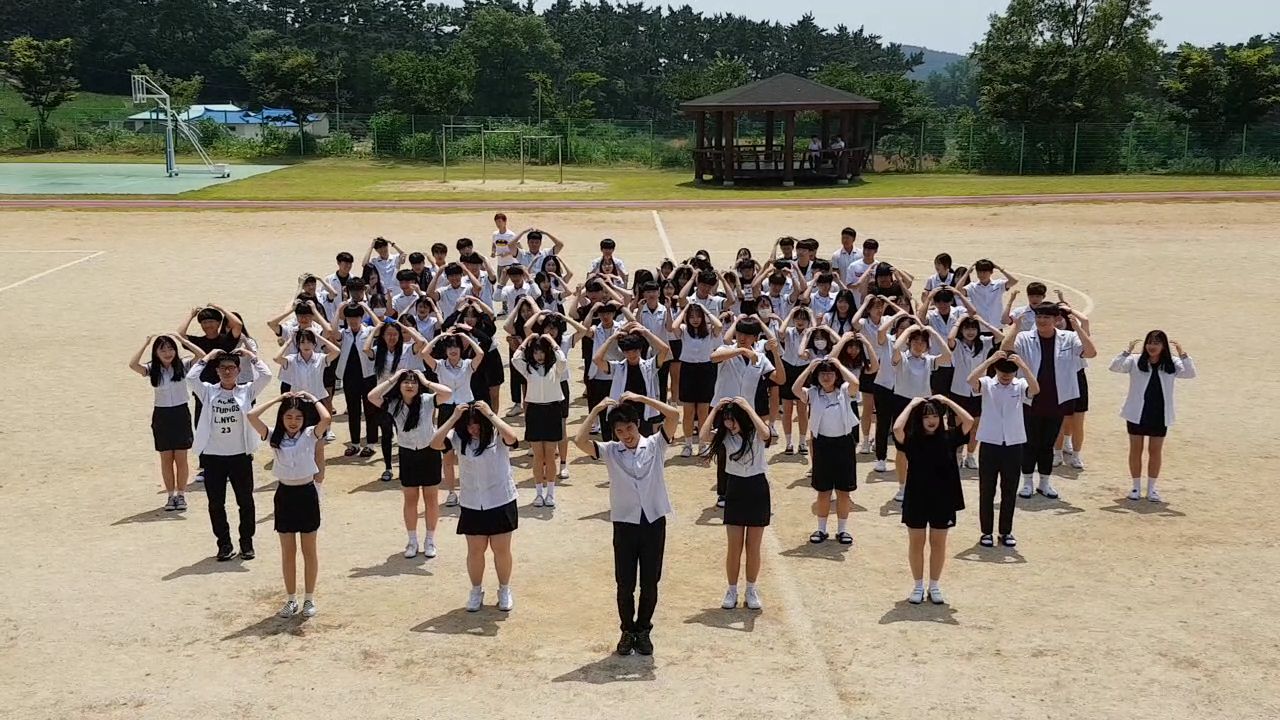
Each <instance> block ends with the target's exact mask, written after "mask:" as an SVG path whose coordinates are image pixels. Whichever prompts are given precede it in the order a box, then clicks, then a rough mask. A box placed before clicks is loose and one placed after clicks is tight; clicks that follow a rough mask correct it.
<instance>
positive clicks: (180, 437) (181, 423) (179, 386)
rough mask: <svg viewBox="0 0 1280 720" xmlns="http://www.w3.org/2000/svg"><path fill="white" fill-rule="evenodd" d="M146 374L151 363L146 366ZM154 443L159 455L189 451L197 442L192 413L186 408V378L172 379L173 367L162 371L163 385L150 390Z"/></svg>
mask: <svg viewBox="0 0 1280 720" xmlns="http://www.w3.org/2000/svg"><path fill="white" fill-rule="evenodd" d="M143 367H145V368H146V370H147V373H148V374H149V373H150V372H151V363H149V362H148V363H143ZM151 390H152V395H153V399H152V407H151V440H152V442H153V443H154V444H155V448H156V452H168V451H170V450H190V449H191V445H192V443H193V442H194V435H193V434H192V432H191V409H190V408H189V407H188V406H187V378H186V373H185V372H184V373H183V374H182V375H181V376H180V379H178V380H174V379H173V367H169V368H167V369H165V368H161V369H160V384H159V385H157V386H155V387H153V388H151Z"/></svg>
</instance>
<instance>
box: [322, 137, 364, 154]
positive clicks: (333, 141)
mask: <svg viewBox="0 0 1280 720" xmlns="http://www.w3.org/2000/svg"><path fill="white" fill-rule="evenodd" d="M316 151H317V152H318V153H319V154H320V155H323V156H325V157H351V156H353V155H355V154H356V142H355V138H353V137H351V133H345V132H335V133H331V134H330V135H329V137H328V138H327V139H325V140H323V141H321V142H319V143H317V144H316Z"/></svg>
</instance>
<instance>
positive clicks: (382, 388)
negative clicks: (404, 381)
mask: <svg viewBox="0 0 1280 720" xmlns="http://www.w3.org/2000/svg"><path fill="white" fill-rule="evenodd" d="M407 372H410V371H409V370H408V369H406V368H400V369H399V370H397V371H395V372H394V373H392V374H391V376H390V377H388V378H387V379H386V380H383V381H382V382H380V383H378V384H377V385H374V386H373V389H372V390H370V391H369V396H368V400H369V404H370V405H373V406H375V407H382V402H383V398H384V397H385V396H386V394H387V393H388V392H389V391H390V390H391V388H393V387H395V386H396V383H398V382H400V376H402V375H404V374H405V373H407Z"/></svg>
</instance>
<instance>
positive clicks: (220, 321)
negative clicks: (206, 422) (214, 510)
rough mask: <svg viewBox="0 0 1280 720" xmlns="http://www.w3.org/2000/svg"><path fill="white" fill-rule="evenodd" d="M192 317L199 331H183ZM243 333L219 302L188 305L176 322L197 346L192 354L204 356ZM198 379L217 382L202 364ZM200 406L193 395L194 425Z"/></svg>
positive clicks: (227, 348)
mask: <svg viewBox="0 0 1280 720" xmlns="http://www.w3.org/2000/svg"><path fill="white" fill-rule="evenodd" d="M192 320H195V321H196V322H198V323H200V334H199V335H188V334H187V330H189V329H190V326H191V321H192ZM243 333H244V323H242V322H240V319H239V318H238V317H237V316H236V315H234V314H232V313H229V312H227V311H226V310H224V309H223V308H222V306H221V305H206V306H204V307H195V308H191V314H190V315H188V316H187V319H186V321H184V322H183V323H182V324H180V325H179V326H178V335H179V336H180V337H185V338H186V339H187V342H189V343H191V344H193V345H195V346H196V347H197V348H199V349H200V352H199V353H198V354H197V355H196V357H204V356H205V355H207V354H208V353H210V352H212V351H214V350H221V351H223V352H232V351H234V350H235V349H236V346H237V345H239V343H240V338H241V336H242V335H243ZM200 379H201V380H202V381H204V382H207V383H216V382H218V373H217V371H216V370H215V369H214V368H212V367H210V366H205V369H204V375H203V376H202V377H201V378H200ZM202 409H203V405H202V404H201V402H200V398H199V397H197V398H196V410H195V416H194V417H195V422H196V425H197V426H198V425H199V424H200V418H201V417H202V416H203V415H204V413H202V412H201V410H202ZM197 429H198V428H197ZM196 481H197V482H199V481H200V473H199V472H198V471H197V473H196Z"/></svg>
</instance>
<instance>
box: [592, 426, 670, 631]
mask: <svg viewBox="0 0 1280 720" xmlns="http://www.w3.org/2000/svg"><path fill="white" fill-rule="evenodd" d="M670 443H671V439H670V438H668V437H667V434H666V431H665V430H662V429H659V430H658V432H656V433H654V434H652V435H648V436H645V437H641V438H640V442H639V443H638V444H637V445H636V447H635V449H628V448H627V447H626V446H624V445H623V444H622V443H621V442H617V441H614V442H597V443H595V457H596V458H597V459H598V460H601V461H603V462H604V464H605V467H606V468H607V469H608V472H609V520H610V521H611V522H612V523H613V574H614V581H615V582H616V583H617V586H618V594H617V602H618V617H619V620H620V621H621V627H622V630H623V631H624V632H647V631H649V630H651V629H652V628H653V612H654V610H655V609H656V608H657V606H658V583H659V581H661V579H662V556H663V553H664V551H665V549H666V542H667V516H668V515H671V514H672V509H671V498H670V497H669V495H668V493H667V483H666V478H665V475H664V472H663V457H664V455H665V453H666V450H667V447H668V445H670ZM637 571H638V572H639V576H640V602H639V606H638V607H637V604H636V598H635V592H636V575H637Z"/></svg>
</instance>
